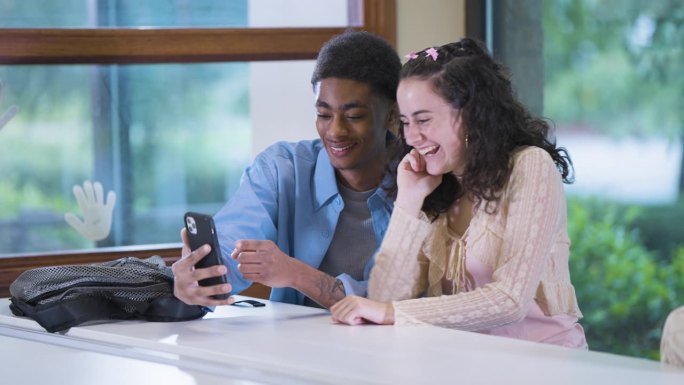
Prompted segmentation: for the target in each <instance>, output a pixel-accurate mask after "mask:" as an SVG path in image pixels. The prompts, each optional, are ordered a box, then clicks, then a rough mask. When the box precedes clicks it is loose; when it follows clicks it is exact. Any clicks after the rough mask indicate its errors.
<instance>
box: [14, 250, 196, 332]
mask: <svg viewBox="0 0 684 385" xmlns="http://www.w3.org/2000/svg"><path fill="white" fill-rule="evenodd" d="M10 295H11V299H10V300H11V304H10V309H11V310H12V313H13V314H14V315H18V316H25V317H30V318H32V319H34V320H36V322H38V323H39V324H40V326H42V327H44V328H45V330H47V331H49V332H56V331H62V330H65V329H68V328H70V327H72V326H76V325H80V324H82V323H84V322H87V321H95V320H110V319H116V320H130V319H141V320H147V321H157V322H171V321H187V320H192V319H197V318H201V317H203V316H204V315H205V314H206V313H207V309H206V308H204V307H202V306H196V305H187V304H185V303H184V302H182V301H180V300H179V299H178V298H176V297H174V296H173V273H172V272H171V268H170V267H168V266H166V264H165V263H164V260H163V259H162V258H161V257H160V256H157V255H155V256H153V257H150V258H147V259H138V258H135V257H125V258H120V259H117V260H114V261H109V262H104V263H98V264H92V265H64V266H49V267H40V268H36V269H30V270H27V271H25V272H23V273H22V274H21V275H20V276H19V277H17V279H16V280H15V281H14V282H12V284H11V285H10Z"/></svg>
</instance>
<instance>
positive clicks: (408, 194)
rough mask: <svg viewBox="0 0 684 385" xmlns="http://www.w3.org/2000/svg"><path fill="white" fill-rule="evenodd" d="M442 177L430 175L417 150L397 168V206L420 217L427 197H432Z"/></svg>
mask: <svg viewBox="0 0 684 385" xmlns="http://www.w3.org/2000/svg"><path fill="white" fill-rule="evenodd" d="M440 183H442V175H430V174H428V173H427V171H426V170H425V159H424V158H423V156H422V155H421V154H420V153H419V152H418V151H417V150H416V149H413V150H411V152H409V153H408V154H406V156H404V158H403V159H402V160H401V162H400V163H399V165H398V166H397V187H398V190H399V191H398V193H397V199H396V201H395V203H394V204H395V206H398V207H401V208H402V209H403V210H404V211H405V212H406V213H407V214H410V215H413V216H416V217H418V215H419V213H420V209H421V207H422V206H423V201H424V200H425V197H427V196H428V195H430V193H431V192H433V191H434V190H435V189H436V188H437V186H439V184H440Z"/></svg>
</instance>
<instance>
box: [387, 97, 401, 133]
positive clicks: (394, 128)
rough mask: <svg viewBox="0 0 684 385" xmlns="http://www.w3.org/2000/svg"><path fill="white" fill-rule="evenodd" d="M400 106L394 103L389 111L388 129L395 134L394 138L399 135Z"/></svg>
mask: <svg viewBox="0 0 684 385" xmlns="http://www.w3.org/2000/svg"><path fill="white" fill-rule="evenodd" d="M399 122H400V121H399V105H398V104H397V103H396V102H394V103H392V105H391V106H390V108H389V110H388V111H387V122H386V126H387V129H388V130H390V131H391V132H392V134H394V136H398V135H399V124H400V123H399Z"/></svg>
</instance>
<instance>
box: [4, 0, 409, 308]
mask: <svg viewBox="0 0 684 385" xmlns="http://www.w3.org/2000/svg"><path fill="white" fill-rule="evenodd" d="M348 8H349V10H350V15H351V16H350V18H351V19H354V18H355V15H360V14H361V12H360V10H363V12H362V14H363V18H362V20H351V21H352V23H351V24H352V25H353V28H354V29H360V30H365V31H369V32H372V33H375V34H377V35H379V36H382V37H384V38H385V39H387V41H388V42H389V43H390V44H392V46H394V47H396V34H397V31H396V20H397V18H396V0H348ZM346 29H347V28H230V29H229V28H185V29H181V28H159V29H134V28H121V29H115V28H101V29H52V28H36V29H34V28H28V29H18V28H5V29H3V28H0V64H1V65H22V64H137V63H195V62H230V61H262V60H303V59H315V58H316V55H317V53H318V50H319V49H320V47H321V45H323V43H325V42H326V41H327V40H329V39H330V38H331V37H332V36H334V35H337V34H340V33H342V32H344V31H345V30H346ZM180 247H181V245H180V243H178V244H162V245H139V246H125V247H111V248H97V249H91V250H75V251H59V252H53V253H35V254H13V255H8V256H0V297H8V296H9V286H10V284H11V283H12V282H13V281H14V280H15V279H16V277H17V276H18V275H19V274H21V272H23V271H25V270H27V269H31V268H36V267H40V266H53V265H67V264H86V263H97V262H104V261H109V260H112V259H116V258H120V257H123V256H135V257H140V258H144V257H148V256H151V255H160V256H162V257H163V258H164V260H166V261H167V263H173V262H174V261H175V260H177V259H178V258H179V257H180ZM268 292H269V289H268V288H267V287H264V286H261V285H254V286H253V287H252V288H250V289H248V291H246V292H244V294H245V295H251V296H255V297H261V298H265V297H268Z"/></svg>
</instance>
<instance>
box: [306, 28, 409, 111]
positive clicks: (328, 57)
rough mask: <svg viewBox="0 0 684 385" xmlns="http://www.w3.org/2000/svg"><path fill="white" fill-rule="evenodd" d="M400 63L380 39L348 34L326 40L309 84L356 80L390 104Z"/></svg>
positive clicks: (397, 83)
mask: <svg viewBox="0 0 684 385" xmlns="http://www.w3.org/2000/svg"><path fill="white" fill-rule="evenodd" d="M400 70H401V61H400V60H399V56H398V55H397V52H396V51H395V50H394V48H392V46H391V45H390V44H389V43H388V42H387V41H386V40H384V39H383V38H381V37H379V36H376V35H373V34H372V33H370V32H365V31H354V30H348V31H346V32H344V33H342V34H340V35H337V36H334V37H333V38H332V39H330V40H328V41H327V42H326V43H325V44H324V45H323V47H322V48H321V50H320V51H319V52H318V58H317V59H316V68H314V72H313V75H311V84H312V85H313V86H314V88H315V87H316V84H318V82H320V81H321V80H323V79H326V78H341V79H351V80H356V81H358V82H361V83H366V84H369V85H370V86H371V87H372V89H373V91H375V92H377V93H378V95H380V96H383V97H385V98H387V100H390V101H396V100H397V86H398V85H399V71H400Z"/></svg>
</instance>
